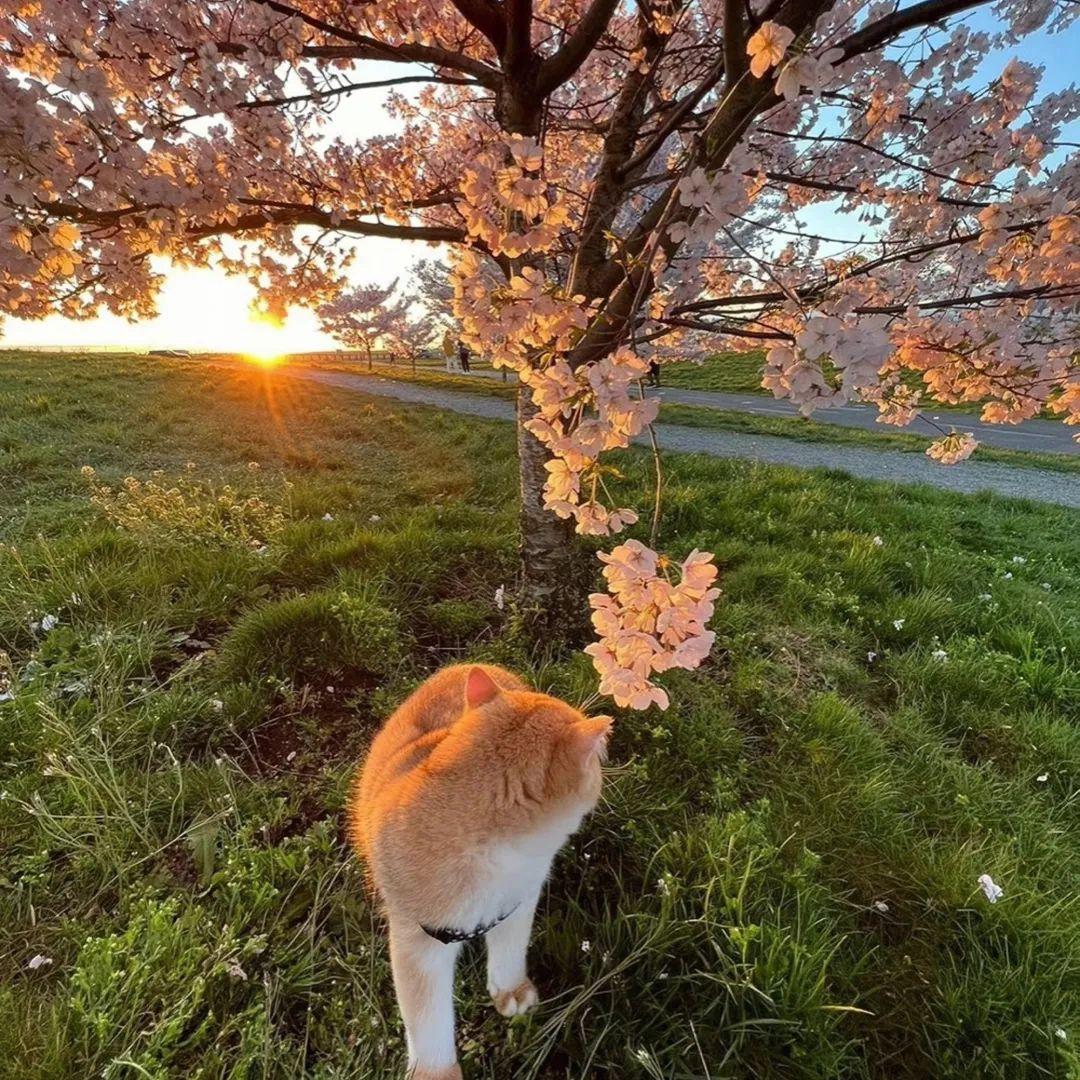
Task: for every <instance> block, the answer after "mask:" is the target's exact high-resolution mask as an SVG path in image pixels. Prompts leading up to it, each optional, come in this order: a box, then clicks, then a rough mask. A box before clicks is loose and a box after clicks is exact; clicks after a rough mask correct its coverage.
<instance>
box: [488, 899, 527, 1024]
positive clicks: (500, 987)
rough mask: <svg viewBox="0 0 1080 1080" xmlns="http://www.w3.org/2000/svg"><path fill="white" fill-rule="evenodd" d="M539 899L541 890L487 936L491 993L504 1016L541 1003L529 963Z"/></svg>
mask: <svg viewBox="0 0 1080 1080" xmlns="http://www.w3.org/2000/svg"><path fill="white" fill-rule="evenodd" d="M539 899H540V891H539V889H537V891H536V892H535V893H533V894H532V895H531V896H530V897H529V898H528V899H526V900H525V901H523V902H522V903H521V904H520V905H519V906H518V907H517V908H516V909H515V910H514V911H513V912H512V913H511V914H510V915H509V916H508V917H507V918H505V919H503V921H502V922H501V923H499V925H498V926H495V927H493V928H492V929H491V930H489V931H488V933H487V981H488V993H489V994H491V1000H492V1002H493V1003H494V1005H495V1008H496V1009H497V1010H498V1011H499V1012H500V1013H502V1015H503V1016H518V1015H519V1014H520V1013H524V1012H528V1011H529V1009H531V1008H532V1007H533V1006H534V1005H535V1004H536V1003H537V1001H539V1000H540V998H539V995H538V994H537V992H536V987H535V986H534V985H533V982H532V979H530V978H529V975H528V967H527V963H526V955H527V953H528V951H529V936H530V935H531V934H532V924H533V913H534V912H535V911H536V903H537V901H538V900H539Z"/></svg>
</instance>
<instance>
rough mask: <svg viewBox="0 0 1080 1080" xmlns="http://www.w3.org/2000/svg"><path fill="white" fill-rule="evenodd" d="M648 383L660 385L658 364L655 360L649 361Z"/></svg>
mask: <svg viewBox="0 0 1080 1080" xmlns="http://www.w3.org/2000/svg"><path fill="white" fill-rule="evenodd" d="M649 385H650V386H655V387H657V389H659V387H660V365H659V364H658V363H657V362H656V361H655V360H650V361H649Z"/></svg>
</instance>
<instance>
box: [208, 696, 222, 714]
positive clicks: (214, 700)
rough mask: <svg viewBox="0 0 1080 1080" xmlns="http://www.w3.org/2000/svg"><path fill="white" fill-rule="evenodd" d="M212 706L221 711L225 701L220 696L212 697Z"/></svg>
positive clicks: (215, 710) (216, 710)
mask: <svg viewBox="0 0 1080 1080" xmlns="http://www.w3.org/2000/svg"><path fill="white" fill-rule="evenodd" d="M210 708H211V709H213V710H214V712H221V710H222V709H224V708H225V702H224V701H222V700H221V698H219V697H216V698H211V699H210Z"/></svg>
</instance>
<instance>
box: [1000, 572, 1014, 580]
mask: <svg viewBox="0 0 1080 1080" xmlns="http://www.w3.org/2000/svg"><path fill="white" fill-rule="evenodd" d="M1001 576H1002V577H1003V578H1004V579H1005V580H1006V581H1012V571H1011V570H1006V571H1005V573H1004V574H1002V575H1001Z"/></svg>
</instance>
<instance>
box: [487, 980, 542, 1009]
mask: <svg viewBox="0 0 1080 1080" xmlns="http://www.w3.org/2000/svg"><path fill="white" fill-rule="evenodd" d="M491 1000H492V1001H493V1002H494V1003H495V1009H496V1010H497V1011H498V1012H500V1013H501V1014H502V1015H503V1016H520V1015H521V1014H522V1013H526V1012H528V1011H529V1010H530V1009H531V1008H532V1007H533V1006H534V1005H535V1004H536V1003H537V1002H538V1001H539V1000H540V995H539V994H538V993H537V992H536V987H535V986H533V982H532V979H526V980H525V981H524V982H522V983H520V984H519V985H517V986H515V987H514V989H513V990H492V991H491Z"/></svg>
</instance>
